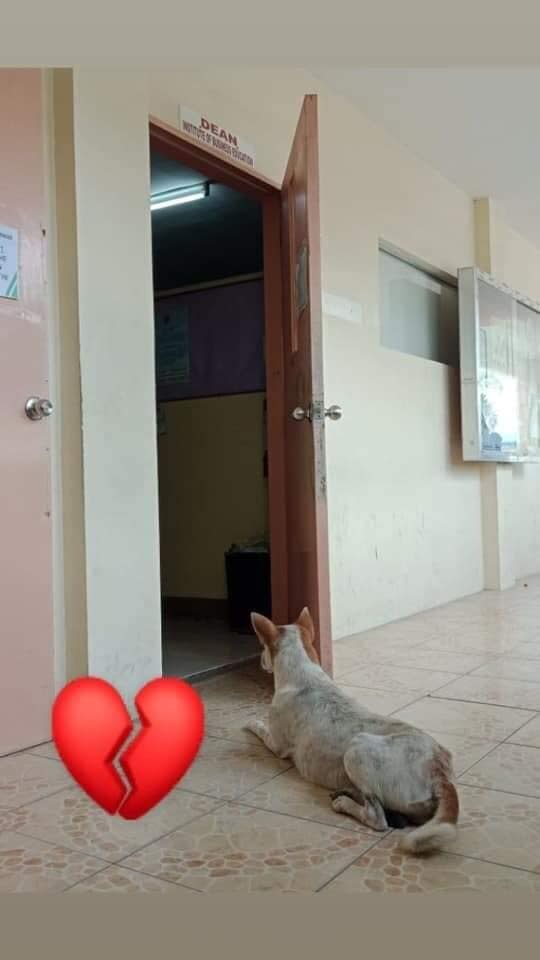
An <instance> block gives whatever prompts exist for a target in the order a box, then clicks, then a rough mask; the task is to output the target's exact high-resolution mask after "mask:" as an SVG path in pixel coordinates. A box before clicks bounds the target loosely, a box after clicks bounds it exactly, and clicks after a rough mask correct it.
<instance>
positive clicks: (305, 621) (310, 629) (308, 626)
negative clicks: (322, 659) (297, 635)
mask: <svg viewBox="0 0 540 960" xmlns="http://www.w3.org/2000/svg"><path fill="white" fill-rule="evenodd" d="M296 626H297V627H303V629H304V630H307V633H308V636H309V639H310V640H311V641H312V642H313V640H314V638H315V626H314V624H313V620H312V619H311V614H310V612H309V610H308V608H307V607H304V609H303V610H302V613H301V614H300V616H299V617H298V619H297V621H296Z"/></svg>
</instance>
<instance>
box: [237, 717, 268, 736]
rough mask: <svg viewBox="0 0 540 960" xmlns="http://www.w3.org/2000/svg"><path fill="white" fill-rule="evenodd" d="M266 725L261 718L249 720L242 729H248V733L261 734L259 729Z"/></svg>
mask: <svg viewBox="0 0 540 960" xmlns="http://www.w3.org/2000/svg"><path fill="white" fill-rule="evenodd" d="M263 726H264V724H263V723H262V721H261V720H248V721H247V723H245V724H244V725H243V727H242V730H247V732H248V733H253V734H255V736H257V735H258V734H259V731H260V730H261V728H262V727H263Z"/></svg>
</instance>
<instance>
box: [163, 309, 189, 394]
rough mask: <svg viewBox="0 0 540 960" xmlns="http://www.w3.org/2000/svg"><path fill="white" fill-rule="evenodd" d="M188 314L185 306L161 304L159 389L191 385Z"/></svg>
mask: <svg viewBox="0 0 540 960" xmlns="http://www.w3.org/2000/svg"><path fill="white" fill-rule="evenodd" d="M189 372H190V363H189V314H188V309H187V306H186V305H185V304H182V303H178V302H176V303H169V304H167V305H166V304H165V303H163V304H160V305H159V306H158V308H157V310H156V380H157V384H158V387H166V386H173V385H175V384H179V383H189Z"/></svg>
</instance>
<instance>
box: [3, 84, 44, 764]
mask: <svg viewBox="0 0 540 960" xmlns="http://www.w3.org/2000/svg"><path fill="white" fill-rule="evenodd" d="M42 82H43V81H42V73H41V71H40V70H25V69H4V70H0V93H1V99H2V148H1V150H0V437H1V443H0V531H1V540H0V754H3V753H4V754H5V753H9V752H11V751H13V750H20V749H21V748H23V747H29V746H32V745H33V744H36V743H39V742H41V741H44V740H47V739H49V737H50V709H51V706H52V699H53V695H54V640H53V600H52V535H51V503H50V473H49V448H50V429H49V420H48V417H47V414H48V413H49V412H50V411H49V409H48V408H47V406H43V408H41V409H40V408H37V407H36V416H37V417H38V419H35V420H31V419H29V417H28V416H27V415H26V413H25V405H26V401H27V399H28V398H30V397H32V396H35V397H37V398H39V399H41V400H43V399H48V398H49V373H48V332H47V309H46V308H47V296H46V277H45V257H44V253H45V249H44V243H45V238H44V222H45V193H44V158H45V152H44V142H43V103H42V96H43V87H42ZM17 241H18V242H17ZM17 268H18V270H17ZM2 294H3V295H2ZM44 413H45V415H43V414H44Z"/></svg>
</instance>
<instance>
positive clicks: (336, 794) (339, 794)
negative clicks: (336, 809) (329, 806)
mask: <svg viewBox="0 0 540 960" xmlns="http://www.w3.org/2000/svg"><path fill="white" fill-rule="evenodd" d="M338 797H349V799H350V800H354V797H353V795H352V793H349V792H348V791H347V790H332V792H331V794H330V799H331V800H337V799H338Z"/></svg>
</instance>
